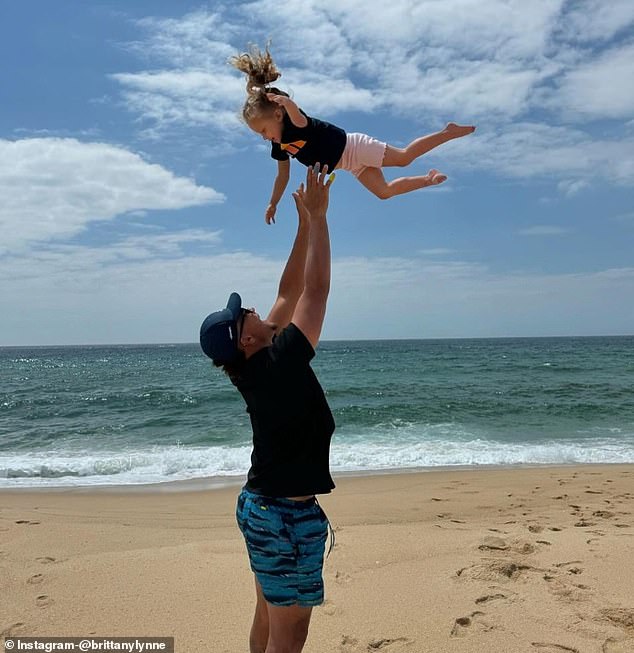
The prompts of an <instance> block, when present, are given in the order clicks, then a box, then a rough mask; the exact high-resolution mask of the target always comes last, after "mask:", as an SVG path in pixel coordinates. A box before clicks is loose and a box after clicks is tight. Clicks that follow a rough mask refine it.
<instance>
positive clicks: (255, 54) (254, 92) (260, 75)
mask: <svg viewBox="0 0 634 653" xmlns="http://www.w3.org/2000/svg"><path fill="white" fill-rule="evenodd" d="M229 63H230V64H231V65H232V66H233V67H234V68H237V69H238V70H239V71H241V72H243V73H244V74H245V75H246V76H247V99H246V101H245V103H244V106H243V107H242V118H243V120H244V121H245V122H247V123H248V122H249V121H250V120H251V119H253V118H255V117H256V116H259V115H262V114H268V113H270V112H271V111H273V110H274V109H277V108H278V107H279V105H278V104H276V103H275V102H271V100H269V99H268V98H267V97H266V94H267V93H274V94H275V95H285V96H286V97H288V93H285V92H284V91H281V90H280V89H279V88H275V86H269V84H270V83H271V82H274V81H275V80H276V79H279V78H280V77H281V76H282V73H281V72H280V71H279V70H278V69H277V66H276V65H275V62H274V61H273V57H272V56H271V53H270V52H269V46H268V45H267V46H266V47H265V49H264V52H262V51H261V50H260V49H259V48H258V47H257V46H255V45H252V46H251V47H250V48H249V51H248V52H243V53H242V54H239V55H236V56H234V57H231V59H229Z"/></svg>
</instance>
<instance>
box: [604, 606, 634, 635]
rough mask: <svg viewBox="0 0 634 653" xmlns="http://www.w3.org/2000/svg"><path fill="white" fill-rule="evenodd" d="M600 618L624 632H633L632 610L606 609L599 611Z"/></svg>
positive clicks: (633, 617) (633, 612)
mask: <svg viewBox="0 0 634 653" xmlns="http://www.w3.org/2000/svg"><path fill="white" fill-rule="evenodd" d="M601 616H602V617H603V618H604V619H607V620H608V621H610V622H612V623H613V624H614V625H615V626H619V627H620V628H624V629H626V630H634V610H627V609H625V608H606V609H605V610H601Z"/></svg>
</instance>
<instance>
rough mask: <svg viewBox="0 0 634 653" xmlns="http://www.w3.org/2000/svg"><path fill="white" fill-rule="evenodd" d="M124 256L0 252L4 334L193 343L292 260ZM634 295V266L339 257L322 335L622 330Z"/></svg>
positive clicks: (633, 312)
mask: <svg viewBox="0 0 634 653" xmlns="http://www.w3.org/2000/svg"><path fill="white" fill-rule="evenodd" d="M203 236H204V235H203V234H201V233H198V234H196V233H190V234H189V236H188V235H187V234H185V236H184V237H185V238H199V237H203ZM169 238H171V237H169ZM209 240H210V241H211V243H212V244H213V240H214V237H213V236H211V235H209ZM157 242H159V243H160V236H159V239H158V241H157ZM135 247H139V248H140V249H142V248H143V244H142V243H136V244H135ZM121 252H122V249H121V248H120V247H119V246H116V247H113V248H111V249H107V248H106V250H102V249H101V248H100V249H99V250H96V249H92V248H87V247H80V246H72V247H70V246H54V247H53V248H50V249H48V250H47V251H37V250H36V251H34V252H32V254H31V255H30V256H29V258H20V259H18V258H17V257H13V258H11V259H8V260H7V259H0V286H1V292H2V297H3V323H2V333H1V335H0V342H1V343H2V344H4V345H6V344H20V343H22V344H47V343H69V342H74V343H86V342H92V343H98V342H113V343H114V342H183V341H184V342H194V341H196V338H197V331H198V327H199V325H200V322H201V321H202V319H203V318H204V316H205V315H206V314H207V313H208V312H210V311H212V310H216V309H218V308H220V307H222V306H223V305H224V303H225V302H226V299H227V296H228V294H229V292H230V291H232V290H237V291H239V292H240V293H241V294H242V296H243V300H244V302H245V304H246V305H252V306H255V307H256V308H258V309H259V310H261V311H264V312H265V311H266V310H267V309H268V308H269V307H270V305H271V302H272V301H273V298H274V296H275V292H276V289H277V288H276V287H277V280H278V279H279V275H280V273H281V270H282V267H283V264H284V262H283V261H282V260H276V259H272V258H270V257H266V256H261V255H257V254H252V253H249V252H244V251H242V252H231V253H218V254H213V253H209V254H205V255H196V256H192V255H191V254H187V255H185V254H184V253H181V255H180V256H178V255H175V256H172V254H173V253H174V251H173V250H172V249H171V248H170V249H169V251H168V252H167V255H166V256H164V257H163V258H161V259H155V258H143V257H142V256H141V255H139V252H137V253H136V254H135V255H134V257H132V258H126V257H125V256H123V255H121ZM368 288H372V292H371V293H368V291H367V289H368ZM633 292H634V268H618V269H606V270H601V271H599V272H595V273H580V274H559V275H554V274H553V275H543V274H536V275H529V274H520V273H516V274H507V275H501V274H494V273H492V272H491V271H490V270H488V269H487V267H486V266H483V265H481V264H477V263H476V264H473V263H467V262H463V261H446V262H435V263H432V262H429V261H425V259H421V258H370V257H349V258H344V259H335V260H334V262H333V290H332V292H331V300H330V303H329V310H328V320H327V323H326V331H325V333H324V337H326V338H346V337H352V338H372V337H460V336H467V337H468V336H504V335H548V334H550V335H554V334H574V333H578V334H584V333H585V334H598V333H626V332H628V329H629V332H631V326H632V324H634V306H632V307H628V306H627V305H625V304H624V302H623V297H624V296H631V295H632V293H633ZM24 296H28V297H29V302H28V303H27V304H25V302H24ZM403 306H405V307H407V310H406V311H403V310H402V307H403ZM399 307H400V308H399ZM42 323H46V325H47V326H46V332H42V330H41V327H40V325H41V324H42Z"/></svg>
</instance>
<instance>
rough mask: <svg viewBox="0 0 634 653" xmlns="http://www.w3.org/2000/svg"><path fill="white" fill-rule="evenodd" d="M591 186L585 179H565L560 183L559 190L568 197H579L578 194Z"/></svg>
mask: <svg viewBox="0 0 634 653" xmlns="http://www.w3.org/2000/svg"><path fill="white" fill-rule="evenodd" d="M589 185H590V184H589V183H588V182H587V181H586V180H585V179H576V180H570V179H564V180H563V181H560V182H559V183H558V184H557V188H558V189H559V191H560V192H561V193H563V194H564V195H565V196H566V197H572V196H573V195H577V193H580V192H581V191H582V190H583V189H584V188H587V187H588V186H589Z"/></svg>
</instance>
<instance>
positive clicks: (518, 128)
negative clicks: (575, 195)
mask: <svg viewBox="0 0 634 653" xmlns="http://www.w3.org/2000/svg"><path fill="white" fill-rule="evenodd" d="M476 134H477V137H475V138H468V139H462V140H460V141H454V142H453V143H451V144H449V145H448V146H444V147H443V148H442V151H439V153H438V156H439V157H441V158H444V159H447V160H451V161H455V163H456V164H457V165H468V166H469V167H472V168H474V169H483V168H484V169H486V170H488V171H494V172H496V173H497V174H499V175H501V176H505V177H517V178H521V179H526V178H535V177H542V178H555V179H557V178H560V177H564V178H565V180H564V182H563V186H562V188H561V190H562V191H564V190H573V191H575V190H576V191H578V190H580V189H581V188H584V187H585V186H586V185H589V184H592V183H593V182H595V183H596V182H600V183H606V182H607V183H610V184H615V183H616V184H618V185H623V186H631V185H634V137H631V136H626V137H624V138H620V139H612V140H608V139H598V138H592V137H591V136H590V135H589V134H588V133H586V132H584V131H582V130H580V129H573V128H568V127H556V126H552V125H548V124H545V123H530V122H516V123H513V124H509V125H505V126H503V127H501V128H499V129H497V130H495V131H487V130H486V129H483V128H479V129H478V131H477V132H476Z"/></svg>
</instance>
